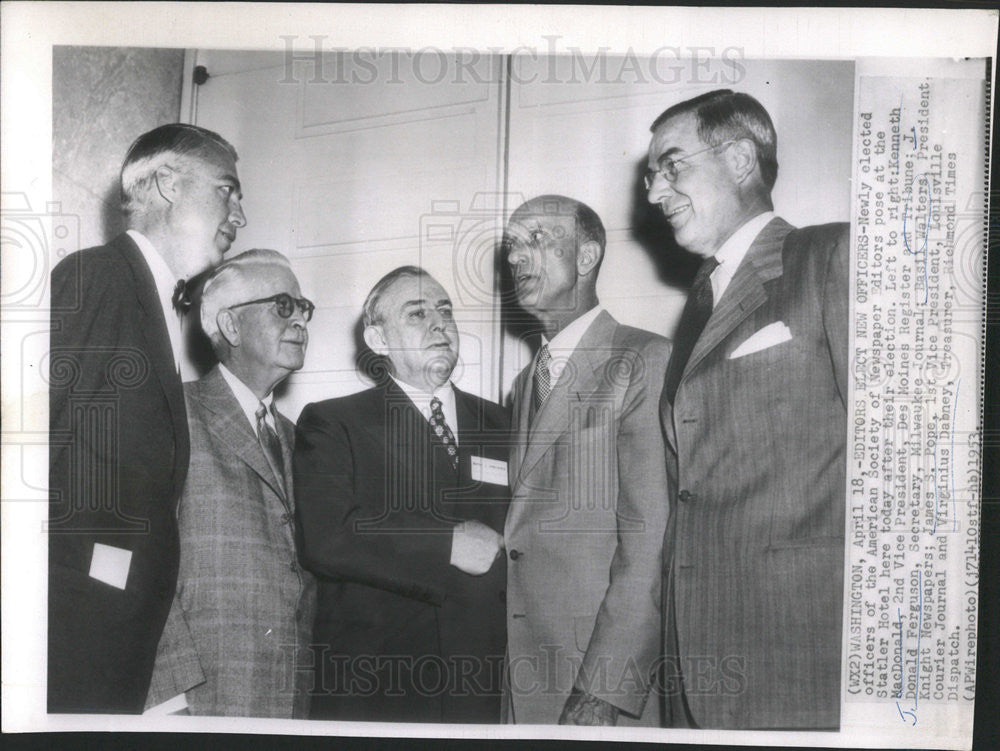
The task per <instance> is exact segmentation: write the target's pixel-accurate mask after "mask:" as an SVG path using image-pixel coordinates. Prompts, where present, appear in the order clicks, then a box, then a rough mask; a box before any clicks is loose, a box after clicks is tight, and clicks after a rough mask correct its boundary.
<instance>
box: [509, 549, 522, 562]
mask: <svg viewBox="0 0 1000 751" xmlns="http://www.w3.org/2000/svg"><path fill="white" fill-rule="evenodd" d="M520 557H521V553H520V552H519V551H517V550H512V551H510V559H511V560H512V561H516V560H517V559H518V558H520Z"/></svg>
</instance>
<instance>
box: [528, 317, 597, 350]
mask: <svg viewBox="0 0 1000 751" xmlns="http://www.w3.org/2000/svg"><path fill="white" fill-rule="evenodd" d="M602 310H604V308H602V307H601V306H600V305H595V306H594V307H593V308H591V309H590V310H588V311H587V312H586V313H584V314H583V315H582V316H580V317H579V318H575V319H573V322H572V323H570V324H569V325H568V326H567V327H566V328H564V329H563V330H562V331H560V332H559V333H558V334H556V335H555V336H554V337H552V341H549V340H548V339H546V338H545V334H542V344H545V345H546V346H548V348H549V352H552V351H553V350H559V351H561V352H563V353H571V352H573V350H575V349H576V345H578V344H579V343H580V340H581V339H582V338H583V335H584V334H585V333H586V332H587V329H589V328H590V324H592V323H593V322H594V319H595V318H597V316H598V315H600V313H601V311H602Z"/></svg>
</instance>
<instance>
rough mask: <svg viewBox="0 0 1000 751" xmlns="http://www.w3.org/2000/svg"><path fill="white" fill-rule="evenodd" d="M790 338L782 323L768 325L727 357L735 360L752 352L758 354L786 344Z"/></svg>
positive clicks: (788, 330)
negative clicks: (777, 345) (763, 350)
mask: <svg viewBox="0 0 1000 751" xmlns="http://www.w3.org/2000/svg"><path fill="white" fill-rule="evenodd" d="M791 338H792V332H791V330H790V329H789V328H788V326H786V325H785V324H784V323H782V322H781V321H775V322H774V323H769V324H768V325H767V326H765V327H764V328H762V329H761V330H760V331H757V332H756V333H754V334H752V335H751V336H750V338H749V339H747V340H745V341H744V342H743V344H741V345H740V346H739V347H737V348H736V349H734V350H733V351H732V353H731V354H730V355H729V359H730V360H735V359H736V358H737V357H743V356H744V355H752V354H753V353H754V352H760V351H761V350H762V349H767V348H768V347H773V346H774V345H776V344H781V343H782V342H787V341H789V340H791Z"/></svg>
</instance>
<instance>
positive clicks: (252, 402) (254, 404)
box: [219, 363, 278, 435]
mask: <svg viewBox="0 0 1000 751" xmlns="http://www.w3.org/2000/svg"><path fill="white" fill-rule="evenodd" d="M219 372H220V373H222V377H223V378H225V379H226V383H228V384H229V388H231V389H232V390H233V396H235V397H236V401H238V402H239V403H240V408H241V409H242V410H243V414H245V415H246V416H247V420H249V421H250V427H251V428H253V434H254V435H257V409H258V407H260V404H261V402H263V403H264V406H265V407H266V408H267V414H266V415H265V416H264V421H265V422H266V423H267V424H268V425H270V426H271V428H272V429H273V430H274V433H275V435H277V434H278V426H277V424H276V423H275V420H274V393H273V392H272V393H270V394H268V395H267V396H265V397H264V398H263V399H258V398H257V395H256V394H254V393H253V391H251V390H250V387H249V386H247V385H246V384H245V383H243V381H241V380H240V379H239V378H237V377H236V376H235V375H234V374H233V371H231V370H230V369H229V368H227V367H226V366H225V365H223V364H222V363H219Z"/></svg>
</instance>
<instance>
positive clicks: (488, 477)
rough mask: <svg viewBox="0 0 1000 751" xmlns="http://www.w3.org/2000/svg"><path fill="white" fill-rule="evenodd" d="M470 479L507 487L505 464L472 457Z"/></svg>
mask: <svg viewBox="0 0 1000 751" xmlns="http://www.w3.org/2000/svg"><path fill="white" fill-rule="evenodd" d="M470 458H471V459H472V479H473V480H475V481H477V482H488V483H490V485H502V486H503V487H505V488H506V487H507V462H502V461H500V460H499V459H490V458H489V457H485V456H472V457H470Z"/></svg>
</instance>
